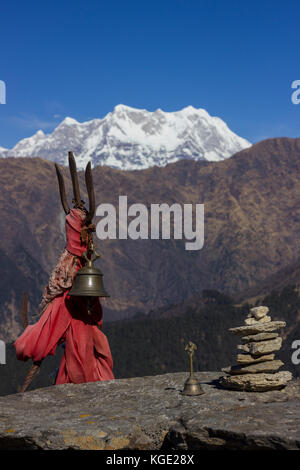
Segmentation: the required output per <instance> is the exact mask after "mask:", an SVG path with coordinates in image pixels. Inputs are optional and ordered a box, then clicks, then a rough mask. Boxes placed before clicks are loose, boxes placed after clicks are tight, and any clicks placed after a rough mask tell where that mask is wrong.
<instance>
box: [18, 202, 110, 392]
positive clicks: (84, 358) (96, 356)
mask: <svg viewBox="0 0 300 470" xmlns="http://www.w3.org/2000/svg"><path fill="white" fill-rule="evenodd" d="M81 213H82V211H80V210H79V209H73V210H72V211H71V213H70V214H68V215H67V217H66V219H67V220H66V233H67V247H69V248H67V249H68V250H69V249H70V252H71V253H72V254H74V255H77V256H79V254H78V253H79V252H80V253H81V254H82V253H83V252H84V251H86V247H85V246H84V245H82V244H81V242H80V231H81V227H82V217H81ZM69 222H70V223H69ZM71 250H72V251H71ZM78 268H79V266H78ZM101 327H102V308H101V304H100V301H99V299H98V298H97V299H96V300H95V304H94V309H93V315H89V314H88V312H87V308H86V304H85V301H84V299H83V298H82V297H73V296H70V295H69V289H68V290H66V291H65V292H64V293H62V294H61V295H59V296H57V297H55V298H54V299H53V300H52V302H51V303H50V304H49V305H48V307H47V308H46V310H45V312H44V313H43V315H42V316H41V318H40V319H39V321H38V322H37V323H35V324H34V325H29V326H28V327H27V328H26V329H25V331H24V332H23V334H22V335H21V336H20V337H19V338H18V339H17V340H16V342H15V344H14V346H15V349H16V354H17V358H18V359H20V360H22V361H26V360H27V359H29V358H32V360H33V361H34V362H39V361H42V360H43V359H44V358H45V357H46V356H48V355H53V354H55V351H56V348H57V345H58V344H60V343H62V342H65V352H64V355H63V358H62V361H61V364H60V368H59V372H58V376H57V379H56V384H63V383H83V382H96V381H101V380H112V379H114V375H113V372H112V368H113V360H112V356H111V352H110V347H109V344H108V341H107V338H106V336H105V335H104V333H103V332H102V331H100V329H99V328H101Z"/></svg>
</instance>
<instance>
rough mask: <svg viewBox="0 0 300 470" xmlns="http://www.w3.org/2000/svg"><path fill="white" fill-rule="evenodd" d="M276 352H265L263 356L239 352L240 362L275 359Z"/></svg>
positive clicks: (251, 362) (250, 362) (248, 362)
mask: <svg viewBox="0 0 300 470" xmlns="http://www.w3.org/2000/svg"><path fill="white" fill-rule="evenodd" d="M274 358H275V354H264V355H263V356H258V357H253V356H251V354H238V355H237V362H238V364H255V363H257V362H264V361H273V360H274Z"/></svg>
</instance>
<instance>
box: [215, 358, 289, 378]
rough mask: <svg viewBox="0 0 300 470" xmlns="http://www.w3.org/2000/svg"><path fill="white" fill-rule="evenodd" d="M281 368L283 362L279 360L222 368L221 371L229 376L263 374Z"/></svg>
mask: <svg viewBox="0 0 300 470" xmlns="http://www.w3.org/2000/svg"><path fill="white" fill-rule="evenodd" d="M281 366H283V362H282V361H280V360H275V361H265V362H259V363H255V364H247V365H238V366H231V367H224V368H223V369H222V371H223V372H226V374H230V375H240V374H260V373H264V372H267V373H268V372H274V371H276V370H278V369H279V368H280V367H281Z"/></svg>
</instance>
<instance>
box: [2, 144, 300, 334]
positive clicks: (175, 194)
mask: <svg viewBox="0 0 300 470" xmlns="http://www.w3.org/2000/svg"><path fill="white" fill-rule="evenodd" d="M299 157H300V139H288V138H282V139H270V140H266V141H263V142H260V143H258V144H256V145H254V146H253V147H251V148H249V149H246V150H243V151H241V152H239V153H237V154H236V155H234V156H233V157H231V158H229V159H227V160H225V161H222V162H217V163H213V162H195V161H192V160H182V161H179V162H176V163H173V164H170V165H167V166H166V167H163V168H158V167H154V168H149V169H147V170H142V171H130V172H128V171H127V172H124V171H120V170H114V169H111V168H108V167H96V168H95V169H94V170H93V174H94V180H95V188H96V202H97V204H100V203H103V202H108V203H113V204H114V205H115V206H116V207H118V197H119V195H127V197H128V204H129V205H131V204H133V203H139V202H140V203H143V204H145V205H146V206H147V207H150V205H151V204H154V203H162V202H165V203H168V204H172V203H175V202H178V203H180V204H184V203H193V204H196V203H204V204H205V243H204V247H203V249H202V250H199V251H186V249H185V241H184V240H150V239H149V240H131V239H128V240H118V239H116V240H105V241H100V240H98V247H99V249H100V252H101V253H102V258H101V261H100V266H101V269H102V271H103V272H104V281H105V286H106V289H107V290H108V292H109V293H110V295H111V297H110V299H108V300H107V301H106V303H105V312H106V314H105V315H106V320H113V319H119V318H124V317H127V316H130V315H134V314H136V313H138V312H145V313H146V312H148V311H150V310H157V309H158V308H161V307H165V306H168V305H170V304H174V303H176V304H178V303H180V302H182V301H184V300H186V299H188V298H190V297H192V296H195V295H197V294H199V293H201V292H202V290H203V289H218V290H220V291H223V292H224V293H227V294H230V295H233V296H235V294H237V293H238V292H241V291H244V290H245V289H248V288H250V287H252V286H255V285H257V284H258V283H260V282H261V281H262V280H264V279H266V278H267V277H269V276H270V275H271V274H272V273H274V272H275V271H278V270H279V269H283V268H284V267H286V266H288V265H289V264H291V263H293V262H295V261H296V260H297V259H298V258H299V257H300V247H299V243H298V240H299V232H300V205H299V201H300V187H299V177H300V158H299ZM63 172H64V174H65V176H66V179H67V190H68V192H69V200H71V195H70V179H69V177H68V172H67V169H64V170H63ZM80 181H81V184H82V196H83V198H86V194H85V191H84V184H83V174H82V173H81V174H80ZM0 187H1V193H0V230H1V234H2V236H1V240H0V250H1V251H0V253H1V256H2V257H3V259H4V265H5V266H6V267H5V273H6V274H5V279H6V280H5V282H7V284H4V286H6V285H7V287H3V290H2V293H1V307H0V309H1V311H0V317H1V336H2V337H3V339H7V340H9V339H13V337H14V336H16V335H17V334H18V332H19V331H18V327H17V318H18V307H19V306H20V302H21V290H23V289H24V290H27V292H28V293H29V295H30V297H31V299H30V300H31V304H32V311H33V310H34V308H35V306H36V304H37V302H38V299H39V296H40V294H41V290H42V287H43V285H44V283H45V282H46V278H47V275H48V273H49V272H50V271H51V269H52V268H53V267H54V265H55V263H56V261H57V259H58V256H59V255H60V252H61V250H62V249H63V247H64V229H63V226H64V217H63V214H62V210H61V207H60V201H59V195H58V188H57V181H56V175H55V170H54V164H53V163H52V162H49V161H45V160H42V159H38V158H30V159H27V158H17V159H15V158H8V159H0ZM99 220H100V219H99V217H96V219H95V222H96V223H97V222H98V221H99ZM16 267H17V269H16ZM18 273H19V274H18ZM29 273H30V276H31V277H29V276H28V274H29ZM2 285H3V284H2ZM8 318H9V319H10V320H9V321H10V323H7V320H6V319H8ZM11 325H13V326H11Z"/></svg>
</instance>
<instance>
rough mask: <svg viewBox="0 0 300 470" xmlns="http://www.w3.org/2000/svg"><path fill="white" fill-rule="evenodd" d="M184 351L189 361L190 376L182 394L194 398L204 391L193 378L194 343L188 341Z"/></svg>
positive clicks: (195, 348) (195, 347)
mask: <svg viewBox="0 0 300 470" xmlns="http://www.w3.org/2000/svg"><path fill="white" fill-rule="evenodd" d="M184 349H185V351H186V352H187V353H188V355H189V359H190V376H189V378H188V379H187V380H186V382H185V384H184V389H183V392H182V394H183V395H194V396H195V395H202V394H203V393H204V391H203V390H202V388H201V385H200V384H199V382H198V380H197V379H196V377H195V376H194V366H193V356H194V353H195V351H196V350H197V346H196V345H195V344H194V343H192V341H189V342H188V344H187V345H186V347H185V348H184Z"/></svg>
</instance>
